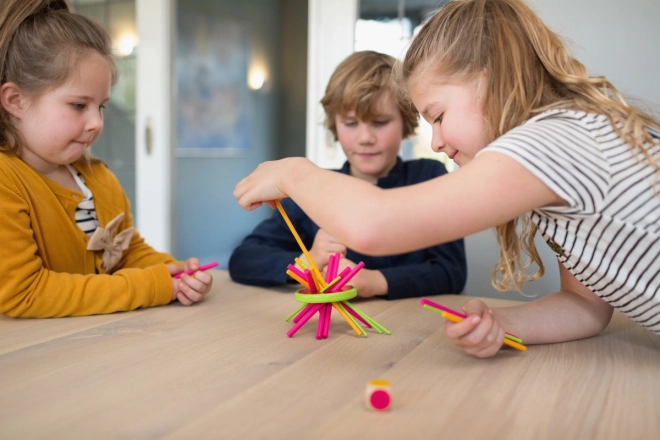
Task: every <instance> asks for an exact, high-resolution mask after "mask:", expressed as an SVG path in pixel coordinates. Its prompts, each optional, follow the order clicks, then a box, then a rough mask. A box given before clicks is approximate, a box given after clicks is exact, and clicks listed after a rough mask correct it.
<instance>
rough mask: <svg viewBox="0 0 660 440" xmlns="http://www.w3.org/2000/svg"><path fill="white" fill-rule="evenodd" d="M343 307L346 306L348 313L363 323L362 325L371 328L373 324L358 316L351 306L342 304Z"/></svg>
mask: <svg viewBox="0 0 660 440" xmlns="http://www.w3.org/2000/svg"><path fill="white" fill-rule="evenodd" d="M341 305H342V306H344V308H345V309H346V311H348V313H350V314H351V315H353V316H354V317H355V318H356V319H357V320H359V321H360V322H362V324H364V325H366V326H367V327H369V328H371V324H369V323H368V322H367V321H365V320H364V318H363V317H362V316H360V315H358V314H357V312H356V311H355V310H353V309H352V308H351V306H349V305H348V304H346V303H345V302H342V303H341Z"/></svg>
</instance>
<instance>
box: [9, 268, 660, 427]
mask: <svg viewBox="0 0 660 440" xmlns="http://www.w3.org/2000/svg"><path fill="white" fill-rule="evenodd" d="M213 274H214V279H215V280H214V291H213V292H212V293H211V294H210V295H209V297H208V298H207V299H206V300H205V301H204V302H202V303H200V304H198V305H195V306H193V307H183V306H180V305H178V304H172V305H169V306H165V307H157V308H153V309H145V310H139V311H134V312H129V313H118V314H113V315H105V316H91V317H85V318H64V319H48V320H19V319H11V318H6V317H0V373H1V374H0V438H3V439H4V438H7V439H14V438H51V439H52V438H85V439H87V438H140V439H143V438H146V439H149V438H166V439H190V438H195V439H200V438H212V439H217V438H231V439H233V438H240V437H242V438H246V439H252V438H257V439H259V438H276V439H280V438H281V439H296V438H314V439H317V438H318V439H354V438H379V439H401V438H415V439H424V438H429V439H431V438H432V439H437V438H453V437H461V438H489V439H497V438H507V439H511V438H513V439H518V438H519V439H529V438H534V439H564V438H599V439H610V438H611V439H620V438H639V439H650V438H660V422H659V421H658V414H660V405H659V404H658V401H659V399H658V397H657V396H660V338H658V337H657V336H655V335H653V334H651V333H650V332H648V331H646V330H645V329H643V328H641V327H640V326H638V325H636V324H634V323H633V322H632V321H630V320H628V319H627V318H625V317H624V316H622V315H620V314H618V313H615V315H614V318H613V320H612V322H611V324H610V326H609V327H608V328H607V329H606V330H605V332H603V333H602V334H601V335H599V336H597V337H594V338H590V339H587V340H583V341H577V342H572V343H565V344H553V345H545V346H530V347H529V349H528V350H527V352H525V353H521V352H518V351H516V350H512V349H505V350H503V351H502V352H500V353H499V354H498V355H497V356H496V357H495V358H493V359H488V360H479V359H475V358H472V357H470V356H468V355H465V354H464V353H463V352H462V351H460V350H459V349H457V348H455V347H454V346H453V345H451V344H450V343H449V341H448V340H447V338H446V337H445V336H444V331H443V320H442V318H441V317H440V316H439V315H437V314H435V313H430V312H428V311H426V310H424V309H423V308H422V307H421V306H420V305H419V301H418V300H417V299H409V300H401V301H393V302H388V301H382V300H374V301H362V302H359V303H358V307H360V308H361V309H362V310H364V311H365V312H366V313H367V314H369V315H370V316H372V317H373V318H374V319H376V320H377V321H378V322H380V323H381V324H383V325H384V326H385V327H387V328H388V329H390V330H391V331H392V335H391V336H385V335H378V334H376V333H375V332H373V331H370V333H369V337H368V338H362V337H358V336H356V335H355V333H354V332H353V330H351V328H350V327H349V326H348V325H347V324H346V323H345V322H344V321H343V320H342V319H341V318H340V317H338V316H337V314H334V315H333V321H332V327H331V329H330V335H329V338H328V339H327V340H323V341H318V340H316V339H315V331H316V318H313V319H312V320H311V321H310V323H309V324H307V325H306V326H304V327H303V328H302V329H301V330H300V331H299V332H298V333H297V334H296V335H295V336H294V337H293V338H288V337H287V336H286V331H287V330H288V329H289V328H290V326H291V324H290V323H285V322H284V317H286V316H287V315H289V313H291V312H292V311H293V310H295V309H296V308H297V307H296V305H297V303H296V302H295V301H294V300H293V297H292V295H291V294H290V292H292V291H293V290H294V289H293V288H292V289H290V290H289V289H283V288H279V289H260V288H254V287H248V286H242V285H238V284H235V283H232V282H231V281H230V280H229V278H228V276H227V274H226V272H224V271H214V272H213ZM435 300H436V301H438V302H441V303H443V304H446V305H447V306H449V307H452V308H456V309H458V308H460V305H461V304H462V303H464V302H465V301H466V297H463V296H456V295H447V296H441V297H436V298H435ZM486 302H487V303H489V304H491V305H504V304H512V302H511V301H504V300H494V299H487V300H486ZM379 377H382V378H385V379H388V380H389V381H390V382H391V389H392V397H393V402H392V409H391V410H390V411H388V412H384V413H377V412H372V411H369V410H367V409H366V408H365V406H364V402H363V399H364V390H365V387H366V384H367V382H368V381H369V380H370V379H374V378H379Z"/></svg>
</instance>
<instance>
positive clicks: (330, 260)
mask: <svg viewBox="0 0 660 440" xmlns="http://www.w3.org/2000/svg"><path fill="white" fill-rule="evenodd" d="M334 263H335V256H334V255H330V258H328V269H327V270H326V271H325V282H326V283H329V282H330V281H332V280H334V278H333V277H332V265H333V264H334Z"/></svg>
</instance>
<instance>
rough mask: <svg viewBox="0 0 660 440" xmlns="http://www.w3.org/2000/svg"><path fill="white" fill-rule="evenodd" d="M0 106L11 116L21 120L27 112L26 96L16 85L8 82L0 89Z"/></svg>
mask: <svg viewBox="0 0 660 440" xmlns="http://www.w3.org/2000/svg"><path fill="white" fill-rule="evenodd" d="M0 104H2V107H4V109H5V110H7V112H8V113H9V114H10V115H12V116H13V117H15V118H17V119H20V118H21V117H22V116H23V113H24V111H25V106H26V99H25V95H23V93H22V92H21V89H20V88H19V87H18V86H17V85H16V83H13V82H6V83H4V84H3V85H2V87H0Z"/></svg>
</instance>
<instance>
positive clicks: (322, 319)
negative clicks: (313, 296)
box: [316, 306, 325, 339]
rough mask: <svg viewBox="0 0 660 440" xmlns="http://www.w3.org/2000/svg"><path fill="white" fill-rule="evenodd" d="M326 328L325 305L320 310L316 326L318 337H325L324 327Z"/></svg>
mask: <svg viewBox="0 0 660 440" xmlns="http://www.w3.org/2000/svg"><path fill="white" fill-rule="evenodd" d="M324 328H325V306H324V307H321V309H320V310H319V323H318V325H317V326H316V339H323V329H324Z"/></svg>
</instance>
